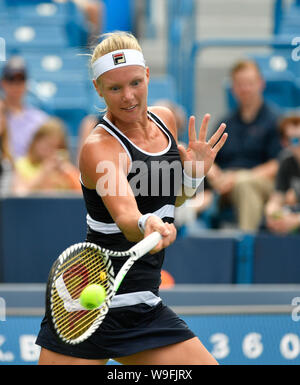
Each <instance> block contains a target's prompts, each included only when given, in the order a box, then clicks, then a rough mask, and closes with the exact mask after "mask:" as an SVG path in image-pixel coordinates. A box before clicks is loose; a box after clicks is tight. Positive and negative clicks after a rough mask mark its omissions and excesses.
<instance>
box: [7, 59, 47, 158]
mask: <svg viewBox="0 0 300 385" xmlns="http://www.w3.org/2000/svg"><path fill="white" fill-rule="evenodd" d="M26 80H27V71H26V67H25V62H24V60H23V59H22V58H21V57H19V56H14V57H12V58H11V59H10V60H8V62H7V63H6V64H5V66H4V68H3V71H2V77H1V88H2V91H3V102H4V111H5V116H6V123H7V130H8V142H9V147H10V151H11V154H12V157H13V158H14V159H16V158H19V157H20V156H24V155H25V154H26V152H27V149H28V146H29V143H30V142H31V139H32V137H33V135H34V134H35V132H36V130H37V129H38V128H39V127H40V126H41V124H43V123H44V122H45V121H46V120H47V119H48V115H47V114H46V113H45V112H44V111H41V110H39V109H37V108H35V107H31V106H28V105H26V104H25V102H24V99H25V96H26Z"/></svg>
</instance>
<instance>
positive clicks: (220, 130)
mask: <svg viewBox="0 0 300 385" xmlns="http://www.w3.org/2000/svg"><path fill="white" fill-rule="evenodd" d="M225 128H226V124H225V123H222V124H221V125H220V127H219V128H218V129H217V131H216V132H215V133H214V134H213V135H212V137H211V138H210V139H209V141H208V143H209V144H210V146H211V147H214V145H215V144H216V143H217V142H218V140H219V139H220V138H221V135H222V134H223V132H224V130H225Z"/></svg>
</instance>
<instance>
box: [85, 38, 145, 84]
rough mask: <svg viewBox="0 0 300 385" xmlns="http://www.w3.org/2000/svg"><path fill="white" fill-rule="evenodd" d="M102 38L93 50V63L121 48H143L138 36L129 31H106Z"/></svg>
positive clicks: (140, 49) (138, 49)
mask: <svg viewBox="0 0 300 385" xmlns="http://www.w3.org/2000/svg"><path fill="white" fill-rule="evenodd" d="M101 39H102V40H101V42H100V43H99V44H98V45H97V46H96V47H95V48H94V50H93V54H92V57H91V64H93V63H94V62H95V61H96V60H98V59H99V58H100V57H102V56H104V55H106V54H108V53H109V52H113V51H117V50H120V49H135V50H137V51H140V52H142V48H141V46H140V44H139V42H138V41H137V39H136V37H135V36H133V35H132V34H131V33H129V32H124V31H115V32H109V33H104V34H103V35H101ZM98 81H99V79H97V84H98Z"/></svg>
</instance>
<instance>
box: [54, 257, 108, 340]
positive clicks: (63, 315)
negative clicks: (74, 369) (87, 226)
mask: <svg viewBox="0 0 300 385" xmlns="http://www.w3.org/2000/svg"><path fill="white" fill-rule="evenodd" d="M83 258H84V261H83V260H82V259H83ZM78 261H80V266H79V267H78ZM76 264H77V268H75V269H74V270H75V272H71V274H70V277H71V278H73V279H71V284H70V283H68V282H66V290H67V291H68V293H69V294H71V297H72V299H76V296H77V298H78V297H79V295H80V293H81V291H82V290H83V288H84V287H85V286H86V285H85V283H86V281H85V280H84V279H82V275H83V274H82V273H83V272H85V271H86V270H87V271H88V283H100V282H101V284H102V285H103V284H104V287H105V288H106V289H109V287H110V286H111V285H110V284H109V281H108V278H109V272H108V271H107V262H106V261H105V260H104V259H103V256H101V254H100V255H99V250H89V251H88V252H87V251H86V250H83V251H81V252H80V253H78V254H77V255H75V256H74V257H72V258H70V259H69V260H68V261H66V262H64V263H63V264H62V266H61V267H60V271H59V273H58V274H57V276H56V277H57V278H59V277H60V276H61V275H63V277H64V278H65V274H66V272H67V271H68V270H70V269H73V268H74V266H76ZM72 273H73V275H72ZM78 276H80V277H81V278H79V279H78ZM57 278H56V279H57ZM74 278H75V279H74ZM74 289H75V290H74ZM52 298H53V300H52V304H53V311H54V318H55V319H56V324H57V328H58V330H59V332H60V333H61V334H62V335H63V337H64V338H69V339H71V338H75V337H77V336H78V335H79V336H80V335H82V334H83V333H84V331H85V330H87V329H88V328H89V327H90V325H91V324H92V323H93V322H94V320H95V319H96V318H97V317H98V314H99V312H100V309H95V310H94V311H84V310H81V311H75V312H68V311H66V310H65V307H64V301H63V300H62V299H61V298H60V296H59V294H58V293H57V290H56V288H55V289H54V294H53V297H52Z"/></svg>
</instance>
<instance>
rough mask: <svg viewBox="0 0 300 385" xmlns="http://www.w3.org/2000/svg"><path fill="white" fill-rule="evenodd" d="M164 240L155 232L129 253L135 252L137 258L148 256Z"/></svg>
mask: <svg viewBox="0 0 300 385" xmlns="http://www.w3.org/2000/svg"><path fill="white" fill-rule="evenodd" d="M161 239H162V236H161V235H160V233H159V232H158V231H154V232H153V233H151V234H150V235H148V236H147V237H146V238H144V239H143V240H141V241H140V242H139V243H137V244H136V245H134V246H133V247H132V248H131V249H130V250H129V251H130V252H134V253H135V254H136V255H137V257H140V256H142V255H145V254H147V253H148V252H149V251H150V250H152V249H153V248H154V247H155V246H156V245H157V244H158V242H159V241H160V240H161Z"/></svg>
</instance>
